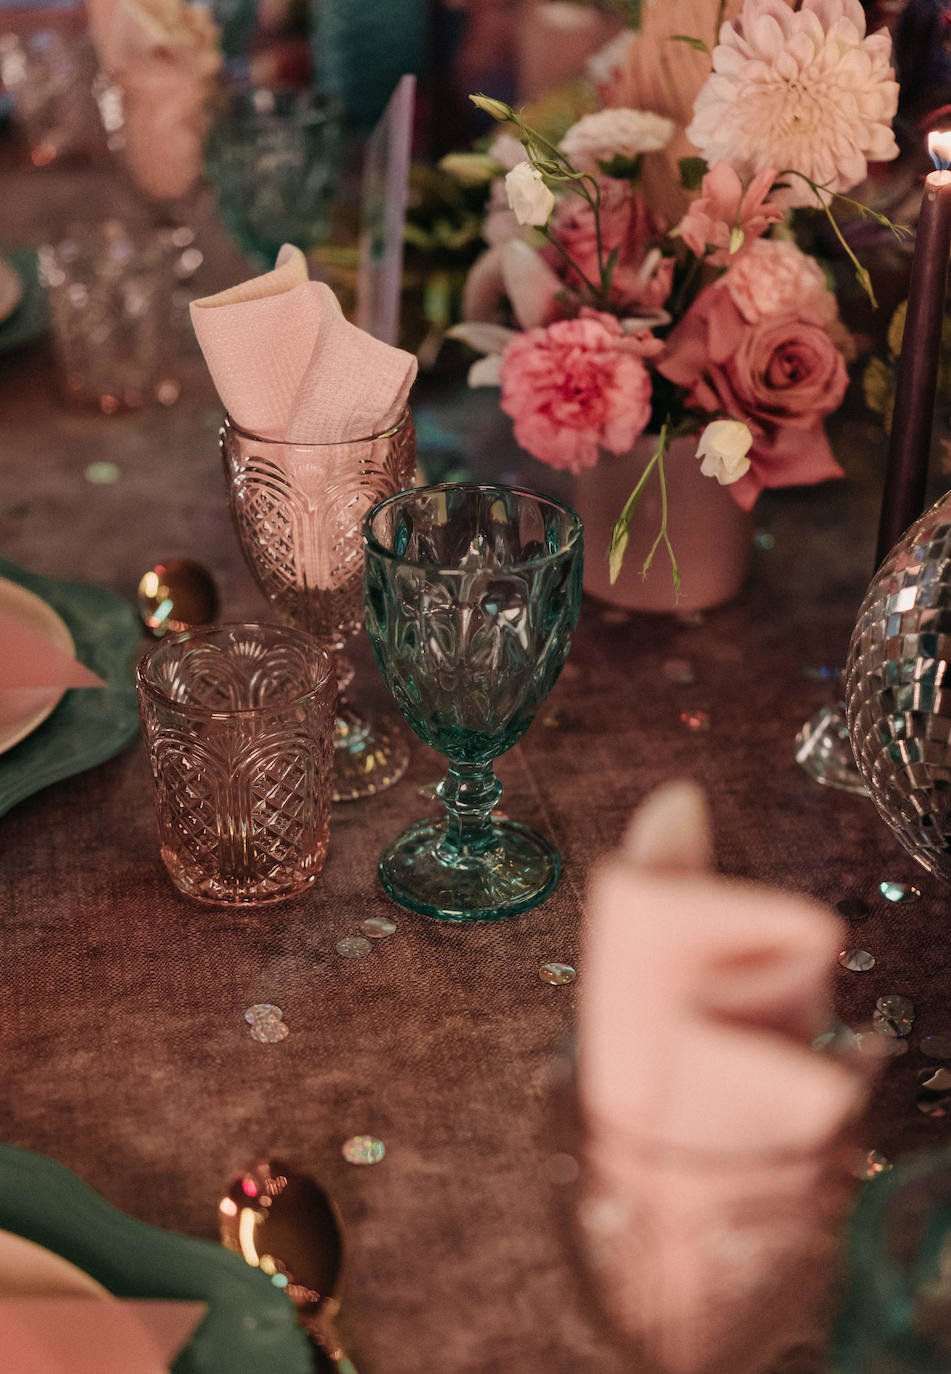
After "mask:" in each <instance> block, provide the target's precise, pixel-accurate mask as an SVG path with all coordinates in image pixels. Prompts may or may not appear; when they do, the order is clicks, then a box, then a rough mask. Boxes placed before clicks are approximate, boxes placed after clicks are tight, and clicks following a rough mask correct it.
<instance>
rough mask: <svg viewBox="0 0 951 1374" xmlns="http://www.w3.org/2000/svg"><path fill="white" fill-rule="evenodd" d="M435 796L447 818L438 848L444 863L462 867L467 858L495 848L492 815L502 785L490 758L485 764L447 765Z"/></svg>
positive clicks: (496, 838)
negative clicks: (443, 808) (445, 772)
mask: <svg viewBox="0 0 951 1374" xmlns="http://www.w3.org/2000/svg"><path fill="white" fill-rule="evenodd" d="M436 795H437V796H438V797H439V799H440V801H441V802H442V804H443V806H445V808H446V811H447V813H448V816H449V823H448V825H447V826H446V830H445V833H444V836H443V838H442V840H441V842H440V843H439V845H438V846H437V850H438V853H439V857H440V859H441V860H442V861H443V863H447V864H450V865H452V866H453V867H455V868H462V867H464V866H465V862H466V860H467V859H468V858H470V857H473V858H474V857H476V856H477V855H482V854H485V853H486V851H487V850H489V849H494V848H497V847H498V843H499V837H498V835H497V834H496V831H495V827H494V826H493V824H492V812H493V811H494V809H495V807H496V805H497V804H498V800H499V798H500V797H501V795H502V784H501V783H500V782H499V780H498V778H497V777H496V776H495V773H494V771H493V768H492V761H491V759H490V760H489V761H488V763H450V765H449V772H448V773H447V774H446V776H445V778H444V779H443V780H442V782H441V783H440V784H439V786H438V787H437V788H436Z"/></svg>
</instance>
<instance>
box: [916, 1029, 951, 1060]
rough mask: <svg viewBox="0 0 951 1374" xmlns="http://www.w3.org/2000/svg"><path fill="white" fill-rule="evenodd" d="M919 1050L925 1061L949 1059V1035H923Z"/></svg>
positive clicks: (950, 1042)
mask: <svg viewBox="0 0 951 1374" xmlns="http://www.w3.org/2000/svg"><path fill="white" fill-rule="evenodd" d="M919 1048H920V1050H921V1053H922V1054H923V1055H924V1056H925V1058H926V1059H951V1035H949V1034H947V1033H945V1034H942V1035H923V1036H922V1038H921V1044H920V1046H919Z"/></svg>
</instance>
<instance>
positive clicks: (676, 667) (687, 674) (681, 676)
mask: <svg viewBox="0 0 951 1374" xmlns="http://www.w3.org/2000/svg"><path fill="white" fill-rule="evenodd" d="M664 677H665V678H666V679H667V681H668V682H676V683H679V684H681V685H683V686H688V685H689V684H690V683H692V682H696V680H697V673H696V669H695V668H694V666H693V664H692V663H691V662H690V660H689V659H688V658H668V659H666V660H665V662H664Z"/></svg>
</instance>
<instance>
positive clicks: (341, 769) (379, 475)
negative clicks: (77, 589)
mask: <svg viewBox="0 0 951 1374" xmlns="http://www.w3.org/2000/svg"><path fill="white" fill-rule="evenodd" d="M220 446H221V454H222V458H223V461H224V468H225V479H226V481H227V485H228V498H229V503H230V507H231V514H232V518H233V521H234V526H235V530H236V531H237V535H238V541H239V543H240V545H241V550H242V553H243V554H244V558H245V562H246V563H247V565H248V567H249V568H250V570H251V573H252V575H253V576H254V579H255V581H256V582H257V584H258V586H259V587H260V589H261V591H262V592H263V594H264V596H265V597H266V598H267V601H268V603H269V604H270V605H271V607H272V608H273V610H274V611H275V612H276V613H277V615H278V616H279V617H280V619H281V620H282V621H284V622H285V623H286V624H289V625H295V626H297V627H298V628H300V629H303V630H307V631H309V632H310V633H311V634H313V635H315V636H316V638H317V639H319V640H320V642H321V643H322V644H323V645H324V646H325V647H326V648H327V649H328V650H329V651H330V652H331V653H332V654H333V656H334V659H335V662H336V667H337V677H338V682H339V685H340V688H341V690H343V689H344V688H346V687H347V686H348V684H349V682H350V680H351V678H352V676H353V670H352V668H351V667H350V665H349V663H348V662H347V659H346V657H345V647H346V645H347V643H348V641H349V640H350V639H351V638H352V637H353V636H354V635H355V634H356V633H357V632H358V631H359V630H361V629H362V627H363V600H362V575H363V543H362V537H361V535H362V523H363V519H364V516H365V515H366V514H367V512H368V511H369V510H370V509H371V507H373V506H374V505H375V504H376V503H377V502H378V501H381V500H383V498H384V497H387V496H390V495H392V494H393V493H395V492H398V491H402V490H403V489H404V488H406V487H408V486H410V485H411V484H412V482H413V477H414V474H415V471H416V432H415V430H414V428H413V422H412V420H411V418H410V415H409V412H408V411H407V412H406V413H405V414H404V415H403V416H402V417H401V419H400V420H399V422H398V423H397V424H396V425H394V426H393V428H392V429H389V430H387V431H385V432H384V433H381V434H378V435H374V436H372V437H369V438H366V439H356V440H352V441H350V442H347V443H339V444H293V443H283V442H281V441H279V440H275V439H265V438H261V437H259V436H256V435H253V434H249V433H247V432H246V431H244V430H242V429H240V428H239V427H238V426H237V425H236V424H235V423H234V421H232V420H231V419H230V418H229V419H226V421H225V423H224V425H223V427H222V430H221V434H220ZM335 744H336V748H337V754H336V778H337V783H336V788H337V791H336V795H337V796H338V797H339V798H340V799H348V798H353V797H359V796H366V795H369V794H371V793H373V792H377V791H379V790H380V789H381V788H383V787H386V786H389V784H390V783H392V782H395V781H396V779H397V778H398V777H400V776H401V775H402V773H403V772H404V771H405V768H406V764H407V762H408V757H409V756H408V753H407V750H406V748H405V745H403V743H402V742H401V741H400V740H399V738H398V737H393V736H391V735H390V733H389V732H388V731H387V729H386V728H385V727H384V726H382V725H377V724H376V723H371V722H369V721H368V720H367V719H366V717H365V716H363V715H362V714H361V713H359V712H357V713H354V711H353V710H352V708H351V707H350V706H349V703H348V702H346V701H344V700H341V705H340V711H339V715H338V721H337V729H336V736H335Z"/></svg>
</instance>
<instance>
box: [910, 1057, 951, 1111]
mask: <svg viewBox="0 0 951 1374" xmlns="http://www.w3.org/2000/svg"><path fill="white" fill-rule="evenodd" d="M915 1106H916V1107H917V1108H918V1110H919V1112H921V1113H922V1115H923V1116H932V1117H945V1116H948V1115H949V1114H951V1069H922V1070H921V1071H920V1072H919V1074H918V1094H917V1096H916V1098H915Z"/></svg>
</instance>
